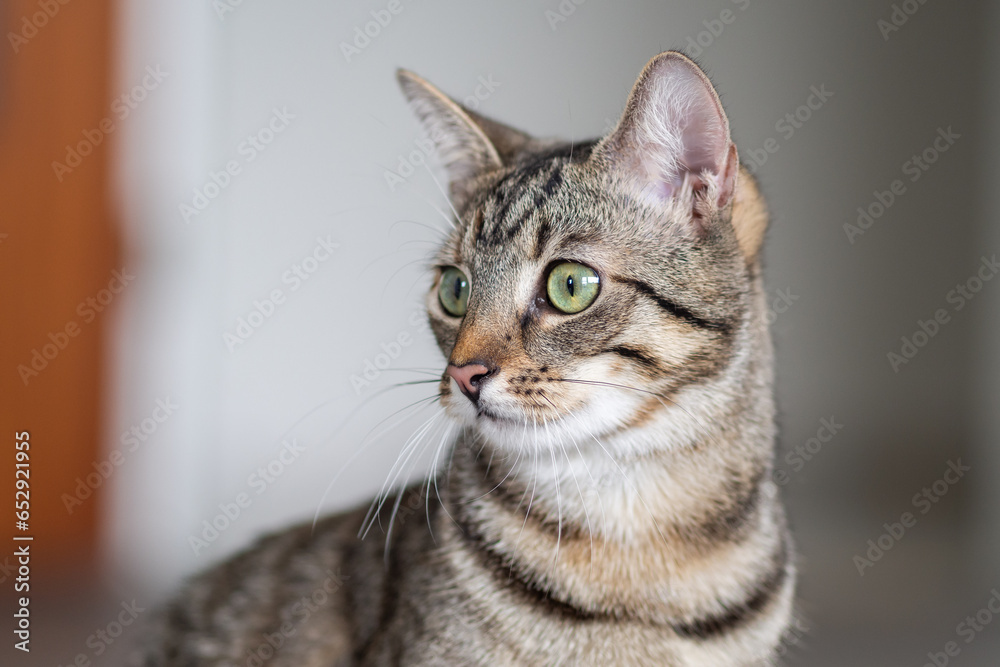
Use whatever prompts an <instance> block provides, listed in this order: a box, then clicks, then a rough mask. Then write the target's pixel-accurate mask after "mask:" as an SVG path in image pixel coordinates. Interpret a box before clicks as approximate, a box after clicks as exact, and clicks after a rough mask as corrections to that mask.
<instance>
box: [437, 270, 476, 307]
mask: <svg viewBox="0 0 1000 667" xmlns="http://www.w3.org/2000/svg"><path fill="white" fill-rule="evenodd" d="M438 299H440V300H441V307H442V308H444V310H445V312H446V313H448V314H449V315H453V316H455V317H462V316H463V315H465V311H466V309H468V307H469V279H468V278H466V277H465V274H464V273H462V272H461V271H460V270H459V269H456V268H455V267H454V266H449V267H448V268H447V269H445V270H444V271H443V272H442V273H441V285H440V286H439V287H438Z"/></svg>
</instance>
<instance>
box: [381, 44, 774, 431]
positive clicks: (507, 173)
mask: <svg viewBox="0 0 1000 667" xmlns="http://www.w3.org/2000/svg"><path fill="white" fill-rule="evenodd" d="M398 78H399V82H400V85H401V86H402V88H403V91H404V93H405V95H406V97H407V98H408V99H409V101H410V104H411V106H412V108H413V110H414V112H415V113H416V115H417V117H418V118H419V120H420V121H421V123H422V124H423V125H424V129H425V131H426V132H427V134H428V135H429V137H430V139H431V140H432V141H433V142H434V144H435V148H436V153H437V157H438V159H439V160H440V161H441V162H442V163H443V165H444V167H445V169H446V172H447V175H448V178H449V193H450V199H451V203H452V207H453V210H454V213H455V216H456V219H455V221H454V223H455V224H454V228H453V229H452V230H451V232H450V234H449V236H448V238H447V240H446V242H445V243H444V244H443V246H442V247H441V248H440V250H439V252H438V253H437V256H436V259H435V263H436V274H435V279H434V283H433V287H432V289H431V290H430V292H429V294H428V297H427V308H428V312H429V317H430V322H431V326H432V329H433V331H434V333H435V336H436V338H437V342H438V344H439V346H440V347H441V350H442V352H443V353H444V355H445V357H446V358H447V359H448V365H447V369H446V371H445V373H444V374H443V376H442V382H441V392H442V403H443V404H444V406H445V408H446V410H447V412H448V413H449V414H450V415H451V416H452V417H453V418H454V419H456V420H458V421H459V422H461V423H463V424H466V425H468V426H471V427H473V428H474V429H475V430H476V432H478V433H479V434H481V435H482V436H484V437H485V438H486V439H487V440H488V441H489V442H491V443H493V444H495V445H497V446H507V447H512V448H516V447H519V446H522V445H528V444H530V445H532V446H540V445H544V444H545V443H555V442H562V443H565V442H567V441H569V442H573V441H582V440H590V439H591V438H592V437H593V438H601V439H607V438H608V437H610V436H613V435H615V434H624V433H628V432H630V431H634V430H636V429H640V428H642V427H644V426H646V425H648V424H650V423H652V422H654V421H656V420H657V419H659V418H661V417H662V416H663V415H662V413H663V411H664V410H666V409H667V406H668V405H669V404H674V403H677V402H678V400H679V396H680V395H681V394H682V393H683V392H684V391H685V390H686V389H688V388H690V387H694V386H698V385H704V384H705V383H710V382H711V381H712V379H713V378H715V377H717V376H719V375H720V374H721V373H723V372H724V369H726V367H727V366H728V365H729V364H730V361H731V359H732V358H733V357H734V356H735V355H736V353H737V351H738V350H737V348H738V345H739V341H740V340H741V336H745V335H747V334H746V330H747V329H748V327H749V324H748V323H749V322H751V320H752V318H751V317H750V315H751V312H750V311H751V310H753V308H754V303H755V301H754V299H753V298H752V297H753V292H754V290H755V287H754V285H755V276H756V274H757V271H758V253H759V250H760V245H761V242H762V240H763V234H764V228H765V226H766V212H765V210H764V208H763V204H762V202H761V199H760V197H759V194H758V192H757V190H756V186H755V185H754V183H753V181H752V179H751V178H750V176H749V174H747V173H746V172H745V171H743V170H741V169H740V167H739V163H738V160H737V153H736V146H735V145H734V144H733V142H732V140H731V138H730V132H729V121H728V119H727V118H726V115H725V113H724V111H723V109H722V105H721V103H720V101H719V98H718V95H717V94H716V92H715V90H714V88H713V87H712V85H711V83H710V82H709V80H708V78H707V77H706V76H705V74H704V73H703V72H702V71H701V70H700V69H699V68H698V67H697V65H695V64H694V63H693V62H692V61H691V60H689V59H688V58H686V57H685V56H683V55H681V54H679V53H676V52H666V53H662V54H660V55H658V56H656V57H655V58H653V59H652V60H651V61H650V62H649V63H648V64H647V65H646V67H645V68H644V69H643V71H642V73H641V74H640V76H639V79H638V80H637V82H636V83H635V86H634V87H633V89H632V92H631V94H630V95H629V97H628V100H627V103H626V107H625V111H624V113H623V114H622V117H621V119H620V120H619V122H618V125H617V127H616V128H615V129H614V130H613V131H612V132H611V133H610V134H609V135H608V136H606V137H604V138H602V139H600V140H597V141H590V142H585V143H576V144H569V143H561V142H557V141H552V140H540V139H536V138H533V137H531V136H529V135H527V134H525V133H523V132H520V131H518V130H515V129H513V128H510V127H507V126H505V125H503V124H500V123H498V122H496V121H493V120H490V119H487V118H485V117H482V116H480V115H479V114H476V113H474V112H473V111H471V110H469V109H466V108H464V107H462V106H461V105H459V104H458V103H456V102H454V101H453V100H451V99H449V98H448V97H447V96H445V95H444V94H443V93H441V92H440V91H439V90H437V89H436V88H434V87H433V86H431V85H430V84H429V83H427V82H426V81H424V80H423V79H421V78H420V77H418V76H416V75H415V74H412V73H410V72H406V71H402V70H401V71H400V72H399V73H398Z"/></svg>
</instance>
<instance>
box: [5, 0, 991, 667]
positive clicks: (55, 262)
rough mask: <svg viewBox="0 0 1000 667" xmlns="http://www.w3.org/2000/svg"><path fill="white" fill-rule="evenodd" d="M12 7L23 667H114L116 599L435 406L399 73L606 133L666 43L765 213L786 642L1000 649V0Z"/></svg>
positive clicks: (336, 491)
mask: <svg viewBox="0 0 1000 667" xmlns="http://www.w3.org/2000/svg"><path fill="white" fill-rule="evenodd" d="M0 27H2V28H3V33H4V35H5V41H6V42H7V44H6V45H5V46H3V47H0V295H2V296H0V298H2V302H0V313H2V318H3V320H2V321H3V327H2V337H3V338H2V345H0V358H2V364H0V367H2V370H3V372H2V373H0V390H2V401H0V419H2V422H3V433H4V434H5V435H4V437H5V438H7V439H8V441H9V444H7V445H5V447H4V452H5V453H4V454H2V457H3V458H4V461H5V462H3V463H0V465H2V466H3V470H5V471H6V472H4V473H3V474H0V498H13V495H14V490H15V489H14V475H13V471H14V453H15V448H14V434H15V433H16V432H21V431H28V432H30V442H31V450H30V452H31V465H32V477H31V484H32V486H31V490H32V495H31V501H32V515H31V525H30V531H29V532H30V534H31V535H32V536H33V537H34V538H35V539H34V541H33V542H32V543H31V544H32V547H31V548H32V563H31V568H32V570H31V586H32V589H31V592H32V602H31V613H32V618H33V625H32V628H33V635H32V643H31V649H32V650H31V653H30V654H24V653H22V652H20V651H15V650H13V649H12V647H11V644H12V643H13V642H12V641H11V640H10V637H11V631H12V630H13V623H12V621H11V614H12V613H13V611H14V609H15V607H14V597H15V594H14V591H13V588H14V583H15V579H16V576H17V572H16V569H15V568H14V566H13V556H12V554H13V549H14V546H12V545H14V542H13V541H12V540H10V537H12V536H13V535H14V534H15V533H17V532H18V531H17V530H15V528H13V519H11V524H12V527H11V528H10V529H9V530H8V529H4V530H3V531H0V542H3V543H5V544H7V546H4V547H2V548H0V602H2V604H3V605H4V607H3V613H2V614H0V617H2V618H5V619H7V620H5V621H3V622H2V623H3V626H4V627H0V636H2V637H6V638H7V639H5V640H4V645H3V647H2V649H0V651H3V653H2V655H5V656H8V657H7V658H5V659H4V661H3V662H4V664H30V665H35V664H38V665H43V664H45V665H69V664H72V663H74V662H76V664H82V663H81V662H79V661H80V656H83V658H84V659H85V660H87V661H90V662H91V663H92V664H118V661H120V656H121V655H122V652H123V651H124V649H125V647H126V646H127V645H128V643H129V642H130V641H131V639H132V638H133V637H132V635H134V634H135V633H134V632H133V633H132V635H130V634H129V631H130V629H132V628H133V627H134V624H132V623H129V624H127V625H120V626H116V622H117V621H118V619H120V618H125V619H129V618H131V616H134V615H141V614H142V613H143V612H136V611H134V610H135V609H136V608H148V605H149V604H151V603H152V601H154V600H155V599H157V597H158V596H160V595H162V594H163V593H164V591H167V590H169V589H170V588H171V587H172V586H174V585H176V583H177V582H178V581H179V579H180V578H182V577H183V576H185V575H187V574H189V573H191V572H194V571H196V570H199V569H202V568H204V567H206V566H208V565H210V564H211V563H213V562H216V561H218V560H219V559H221V558H224V557H225V556H227V555H229V554H231V553H233V552H234V551H235V550H237V549H239V548H241V547H243V546H245V545H247V544H248V543H249V542H250V541H252V540H253V539H254V537H255V536H257V535H260V534H261V533H263V532H266V531H269V530H273V529H277V528H280V527H282V526H286V525H289V524H290V523H291V522H297V521H304V520H311V519H312V517H313V516H315V515H316V514H317V513H325V512H330V511H336V510H338V509H342V508H345V507H348V506H351V505H354V504H356V503H359V502H364V501H365V500H366V499H367V498H369V497H370V496H372V495H373V494H374V493H375V492H377V491H378V490H379V488H381V487H382V485H383V484H384V483H385V482H386V481H387V479H388V475H389V472H390V469H391V467H392V465H393V463H394V461H395V460H396V457H397V454H398V453H399V452H400V451H401V449H402V447H403V445H404V443H405V442H406V441H407V439H408V438H409V436H411V435H412V434H413V433H414V432H416V431H417V430H418V429H419V428H420V427H421V425H422V424H424V423H425V421H426V420H427V419H428V418H429V417H430V416H431V415H432V414H433V410H432V409H430V408H428V409H423V408H421V406H419V405H418V406H413V407H407V406H411V404H412V403H413V402H414V401H417V400H419V399H420V398H422V397H424V396H425V395H427V394H428V391H427V390H420V389H416V390H414V389H412V388H408V387H395V386H393V385H395V384H396V383H401V382H406V381H409V380H413V379H419V378H420V377H422V376H421V375H420V371H421V369H434V370H439V369H440V368H441V366H442V363H443V360H442V358H441V356H440V353H439V352H438V351H437V350H436V348H435V347H434V345H433V342H432V339H431V336H430V333H429V331H428V329H427V327H426V325H425V323H424V320H423V317H422V315H421V305H420V304H421V299H422V296H423V293H424V290H425V288H426V287H427V282H426V279H425V278H426V274H425V273H424V271H423V269H424V260H425V259H426V258H427V256H428V255H429V253H430V252H431V251H432V249H433V247H434V243H436V242H437V241H438V240H439V239H440V237H441V234H442V231H441V230H442V229H443V228H444V226H445V225H446V224H447V222H446V219H445V218H446V217H447V216H446V214H445V213H444V212H445V211H447V203H446V202H445V199H444V197H443V196H442V193H441V191H440V190H439V188H438V186H437V185H436V182H435V175H436V174H438V172H437V171H436V168H435V167H434V165H433V157H428V156H427V155H426V150H425V149H424V148H422V142H420V138H421V135H420V133H419V130H418V128H417V126H416V123H415V122H414V120H413V119H412V117H411V115H410V113H409V111H408V109H407V107H406V106H405V104H404V102H403V99H402V96H401V95H400V93H399V92H398V90H397V88H396V84H395V81H394V77H393V73H394V70H395V68H397V67H401V66H402V67H406V68H408V69H412V70H415V71H416V72H418V73H420V74H422V75H423V76H425V77H427V78H429V79H430V80H431V81H433V82H434V83H435V84H437V85H438V86H440V87H441V88H442V89H443V90H445V91H446V92H448V93H449V94H450V95H452V96H453V97H455V98H456V99H458V100H460V101H464V102H465V103H466V104H467V105H469V106H471V107H473V108H476V110H478V111H480V112H481V113H485V114H487V115H489V116H493V117H495V118H498V119H501V120H503V121H505V122H508V123H510V124H513V125H515V126H518V127H521V128H524V129H526V130H529V131H531V132H533V133H536V134H539V135H556V136H561V137H566V138H576V139H582V138H587V137H592V136H597V135H599V134H601V133H603V132H605V131H606V130H607V129H608V128H609V127H610V126H611V125H612V124H613V123H614V122H615V120H616V119H617V117H618V114H619V113H620V112H621V109H622V107H623V106H624V102H625V98H626V95H627V93H628V91H629V89H630V87H631V85H632V83H633V81H634V79H635V77H636V76H637V74H638V72H639V71H640V69H641V68H642V66H643V65H644V64H645V62H646V61H647V60H648V59H649V58H650V57H652V56H653V55H655V54H656V53H658V52H660V51H662V50H665V49H670V48H676V49H681V50H684V51H685V52H686V53H688V54H689V55H691V56H693V57H695V59H696V60H698V61H699V62H700V63H701V64H702V65H703V66H704V67H705V69H706V70H707V71H708V73H709V75H710V76H711V77H712V79H713V81H714V82H715V84H716V86H717V87H718V89H719V91H720V93H721V96H722V99H723V102H724V104H725V105H726V108H727V110H728V113H729V116H730V119H731V123H732V127H733V133H734V137H735V140H736V143H737V145H738V147H739V150H740V155H741V158H742V159H743V161H744V162H745V163H746V164H747V165H748V166H750V167H751V168H752V169H753V170H754V171H755V172H756V174H757V176H758V178H759V179H760V181H761V183H762V186H763V188H764V191H765V193H766V195H767V197H768V199H769V203H770V206H771V209H772V212H773V218H772V224H771V228H770V232H769V234H768V241H767V245H766V254H765V265H766V281H767V287H768V291H769V295H770V298H771V301H772V304H773V309H772V311H771V313H770V318H771V319H772V321H773V324H772V326H773V331H774V335H775V343H776V349H777V364H778V373H777V374H778V399H779V406H780V426H781V441H780V450H779V453H778V459H777V464H776V468H777V471H778V472H777V475H778V477H776V479H777V480H778V481H779V483H781V484H782V486H783V490H784V493H785V495H786V499H787V504H788V507H789V511H790V515H791V521H792V524H793V527H794V531H795V535H796V538H797V542H798V545H799V550H800V552H801V555H800V566H801V571H802V577H801V586H800V599H801V608H802V612H803V628H802V629H801V631H799V632H797V634H796V636H799V635H801V641H799V642H798V643H794V645H791V646H789V647H788V652H787V655H786V660H785V664H789V665H879V666H884V665H914V666H919V665H926V664H930V665H944V664H953V665H996V664H1000V618H996V619H994V616H996V615H997V614H995V613H994V612H993V611H991V610H990V607H989V605H990V604H992V606H993V607H994V608H1000V593H998V592H997V591H1000V484H997V482H996V480H997V479H1000V450H998V445H1000V346H998V341H1000V279H997V280H990V279H991V278H992V277H993V274H994V273H996V272H998V271H1000V266H998V265H997V260H996V257H997V255H998V254H1000V226H998V224H997V220H998V219H1000V188H998V187H997V186H996V183H997V181H998V176H1000V174H998V168H997V164H998V159H997V157H996V156H997V155H998V154H1000V130H998V129H997V128H998V124H997V123H996V121H995V118H996V117H997V115H998V114H1000V43H998V40H997V38H996V36H997V35H1000V7H998V6H997V5H996V3H992V5H991V4H990V3H986V2H975V1H968V2H951V3H944V2H926V3H923V2H918V1H917V0H905V1H902V2H889V1H888V0H886V1H885V2H871V1H864V2H863V1H861V0H846V1H843V2H837V3H823V4H822V5H821V4H820V3H800V2H799V3H797V2H792V1H791V0H775V1H770V0H769V1H767V2H765V1H764V0H711V1H701V2H694V1H693V0H691V1H689V2H652V1H648V2H628V3H612V2H609V1H608V0H561V1H560V0H546V1H543V2H540V3H530V4H529V3H503V4H501V3H490V4H486V3H459V2H443V1H440V2H433V1H425V2H412V1H411V0H371V1H365V2H357V1H356V2H350V3H334V2H317V1H314V0H296V1H291V2H289V1H284V2H279V1H278V0H245V1H244V0H211V1H210V0H199V1H195V0H175V1H172V2H169V3H167V2H160V3H147V2H136V1H130V0H121V1H119V2H113V1H111V0H87V1H86V2H84V1H83V0H9V1H8V2H5V3H4V4H3V6H2V14H0ZM427 165H431V168H430V169H428V168H427ZM430 444H431V445H432V446H430V447H428V448H426V449H425V451H423V452H422V453H421V454H420V456H418V457H417V458H415V459H414V460H411V461H410V462H409V463H408V464H407V466H404V470H403V474H404V475H408V476H419V475H420V474H421V473H422V471H423V470H426V468H427V466H429V465H430V463H431V461H432V459H433V453H434V451H433V450H434V446H436V445H437V444H438V443H437V442H433V441H430ZM958 471H960V473H959V472H958ZM3 502H4V503H6V502H9V501H6V500H4V501H3ZM234 508H235V509H234ZM237 511H238V513H237ZM907 513H909V515H907ZM2 535H6V536H7V537H2ZM991 600H993V601H992V603H991ZM123 605H124V607H123ZM130 605H131V606H130ZM123 609H124V611H123ZM128 609H132V610H133V611H132V612H129V611H128ZM122 614H124V617H123V616H122ZM991 622H992V623H991ZM7 626H9V627H7ZM806 628H807V629H806ZM99 631H102V632H100V633H99ZM952 642H953V644H950V643H952Z"/></svg>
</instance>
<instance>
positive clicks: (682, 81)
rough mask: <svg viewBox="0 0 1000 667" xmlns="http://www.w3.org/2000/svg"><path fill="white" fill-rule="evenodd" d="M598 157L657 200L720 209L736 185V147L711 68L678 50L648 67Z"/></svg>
mask: <svg viewBox="0 0 1000 667" xmlns="http://www.w3.org/2000/svg"><path fill="white" fill-rule="evenodd" d="M594 158H595V159H596V160H598V161H600V162H602V163H603V164H605V165H606V166H607V167H608V168H610V169H612V170H614V171H615V172H617V173H619V174H621V175H622V176H624V177H625V179H626V180H627V181H629V182H630V183H632V184H633V185H634V186H635V187H636V190H637V192H638V193H641V195H642V196H643V197H644V198H646V199H648V200H650V201H652V202H654V203H655V204H661V205H664V206H675V205H677V204H679V203H682V202H685V203H686V202H690V206H689V208H691V209H694V208H695V207H698V208H700V206H701V205H703V204H707V205H708V206H709V207H710V208H711V209H716V210H720V209H723V208H725V207H726V206H728V205H729V203H730V202H731V201H732V199H733V194H734V193H735V190H736V179H737V173H738V170H739V165H738V162H737V157H736V146H735V145H734V144H733V142H732V140H731V139H730V136H729V120H728V119H727V118H726V114H725V112H724V111H723V109H722V103H721V102H720V101H719V96H718V95H717V94H716V92H715V89H714V88H713V87H712V84H711V82H710V81H709V80H708V77H707V76H705V73H704V72H702V71H701V69H700V68H699V67H698V66H697V65H696V64H695V63H694V62H692V61H691V60H690V59H689V58H687V57H685V56H684V55H682V54H680V53H678V52H676V51H667V52H665V53H661V54H660V55H658V56H656V57H655V58H653V59H652V60H650V61H649V63H647V64H646V67H645V68H644V69H643V71H642V74H640V75H639V79H638V80H637V81H636V83H635V86H634V87H633V88H632V92H631V94H630V95H629V98H628V102H627V104H626V107H625V112H624V113H623V114H622V117H621V120H619V122H618V126H617V127H616V128H615V130H614V131H613V132H612V133H611V134H610V135H609V136H608V137H606V138H605V139H604V140H603V141H602V142H601V143H600V144H599V145H598V146H597V147H596V148H595V149H594ZM689 213H691V214H696V213H697V211H695V210H690V211H689Z"/></svg>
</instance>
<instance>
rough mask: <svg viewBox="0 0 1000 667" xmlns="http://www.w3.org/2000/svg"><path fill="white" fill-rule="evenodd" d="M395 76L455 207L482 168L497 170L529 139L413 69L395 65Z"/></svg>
mask: <svg viewBox="0 0 1000 667" xmlns="http://www.w3.org/2000/svg"><path fill="white" fill-rule="evenodd" d="M396 78H397V80H398V81H399V86H400V88H402V89H403V94H404V95H406V99H407V100H408V101H409V102H410V107H411V108H412V109H413V112H414V113H415V114H416V116H417V119H418V120H419V121H420V124H421V125H423V127H424V131H425V132H426V133H427V136H428V137H429V138H430V140H431V141H432V142H433V143H434V147H435V150H436V152H437V153H438V159H439V160H440V161H441V163H442V164H443V166H444V168H445V170H446V171H447V174H448V181H449V190H450V194H451V198H452V201H453V202H454V204H455V206H456V207H457V208H461V207H462V204H463V202H464V199H465V198H466V196H467V195H468V194H469V192H470V187H469V186H470V185H471V181H473V180H474V179H475V178H476V177H477V176H479V175H480V174H483V173H485V172H487V171H490V170H493V169H500V168H501V167H503V166H504V163H505V162H507V161H508V160H509V159H510V157H512V156H513V155H514V154H515V153H516V152H517V151H519V150H520V149H521V148H522V147H523V146H525V145H527V144H528V143H529V142H531V141H532V140H531V137H529V136H528V135H526V134H524V133H523V132H519V131H517V130H514V129H513V128H509V127H507V126H506V125H503V124H501V123H497V122H496V121H492V120H490V119H488V118H485V117H483V116H480V115H478V114H476V113H474V112H472V111H470V110H468V109H466V108H465V107H463V106H462V105H461V104H459V103H458V102H456V101H455V100H453V99H451V98H450V97H448V96H447V95H445V94H444V93H442V92H441V91H440V90H438V89H437V88H435V87H434V86H433V85H431V84H430V83H429V82H427V81H426V80H424V79H422V78H421V77H419V76H417V75H416V74H414V73H413V72H410V71H407V70H404V69H400V70H397V72H396Z"/></svg>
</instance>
